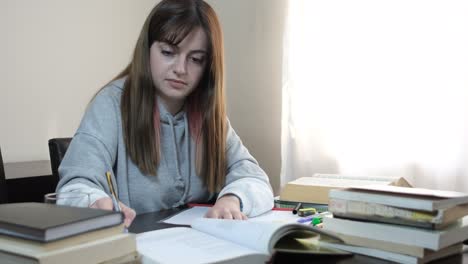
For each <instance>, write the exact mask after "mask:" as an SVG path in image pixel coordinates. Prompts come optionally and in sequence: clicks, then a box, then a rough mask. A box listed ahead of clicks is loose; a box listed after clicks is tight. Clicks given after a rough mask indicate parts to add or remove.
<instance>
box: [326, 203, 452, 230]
mask: <svg viewBox="0 0 468 264" xmlns="http://www.w3.org/2000/svg"><path fill="white" fill-rule="evenodd" d="M328 209H329V210H330V212H332V213H335V214H339V215H340V216H349V217H350V218H352V217H353V216H356V215H357V216H366V217H379V218H384V219H385V218H389V219H391V218H398V219H403V220H409V221H414V222H420V223H421V222H422V223H430V224H435V225H437V224H441V223H442V222H443V211H434V212H425V211H416V210H410V209H405V208H398V207H393V206H388V205H384V204H377V203H368V202H363V201H352V200H345V199H337V198H330V203H329V208H328Z"/></svg>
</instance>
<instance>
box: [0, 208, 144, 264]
mask: <svg viewBox="0 0 468 264" xmlns="http://www.w3.org/2000/svg"><path fill="white" fill-rule="evenodd" d="M0 259H1V263H35V264H49V263H50V264H52V263H67V264H73V263H112V264H114V263H132V262H134V261H137V260H138V259H139V255H138V252H137V249H136V240H135V235H133V234H128V233H124V226H123V215H122V214H121V213H116V212H112V211H105V210H99V209H92V208H78V207H68V206H59V205H52V204H43V203H17V204H1V205H0Z"/></svg>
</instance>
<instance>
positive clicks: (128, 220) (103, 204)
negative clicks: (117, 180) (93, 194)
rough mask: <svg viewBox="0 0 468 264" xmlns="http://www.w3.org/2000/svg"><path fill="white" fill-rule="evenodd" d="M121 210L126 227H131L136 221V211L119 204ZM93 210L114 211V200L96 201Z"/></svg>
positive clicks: (105, 198)
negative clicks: (134, 220)
mask: <svg viewBox="0 0 468 264" xmlns="http://www.w3.org/2000/svg"><path fill="white" fill-rule="evenodd" d="M119 205H120V208H121V209H122V213H123V214H124V216H125V219H124V225H125V227H127V228H128V227H129V226H130V224H132V221H133V219H135V216H136V213H135V210H133V209H132V208H130V207H128V206H126V205H125V204H123V203H121V202H119ZM90 207H91V208H98V209H103V210H109V211H113V210H114V205H113V203H112V199H111V198H110V197H104V198H101V199H98V200H96V202H94V203H93V204H92V205H91V206H90Z"/></svg>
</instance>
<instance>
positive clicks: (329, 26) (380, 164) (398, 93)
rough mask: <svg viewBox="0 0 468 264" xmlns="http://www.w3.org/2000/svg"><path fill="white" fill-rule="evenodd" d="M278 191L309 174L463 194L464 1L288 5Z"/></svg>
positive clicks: (466, 149)
mask: <svg viewBox="0 0 468 264" xmlns="http://www.w3.org/2000/svg"><path fill="white" fill-rule="evenodd" d="M287 13H288V17H287V23H286V24H287V25H286V31H285V42H284V60H283V63H284V72H283V77H284V78H283V81H284V82H283V117H282V172H281V185H282V186H283V185H284V184H285V183H286V182H288V181H290V180H293V179H295V178H298V177H303V176H312V175H313V174H314V173H340V174H344V175H350V176H354V175H356V176H395V177H399V176H402V177H405V178H406V179H408V180H409V181H410V182H411V183H412V184H413V185H414V186H417V187H427V188H439V189H447V190H459V191H466V192H468V1H464V0H463V1H462V0H458V1H452V0H444V1H441V0H440V1H430V0H429V1H428V0H418V1H415V0H392V1H375V0H367V1H363V0H353V1H349V0H342V1H311V0H290V1H289V6H288V11H287Z"/></svg>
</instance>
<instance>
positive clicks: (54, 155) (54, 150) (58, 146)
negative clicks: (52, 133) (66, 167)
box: [49, 138, 73, 182]
mask: <svg viewBox="0 0 468 264" xmlns="http://www.w3.org/2000/svg"><path fill="white" fill-rule="evenodd" d="M72 139H73V138H51V139H49V155H50V168H51V169H52V175H53V176H54V178H55V179H56V180H57V182H58V180H60V176H59V173H58V167H59V166H60V162H62V159H63V156H65V152H67V149H68V145H70V142H71V141H72Z"/></svg>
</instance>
